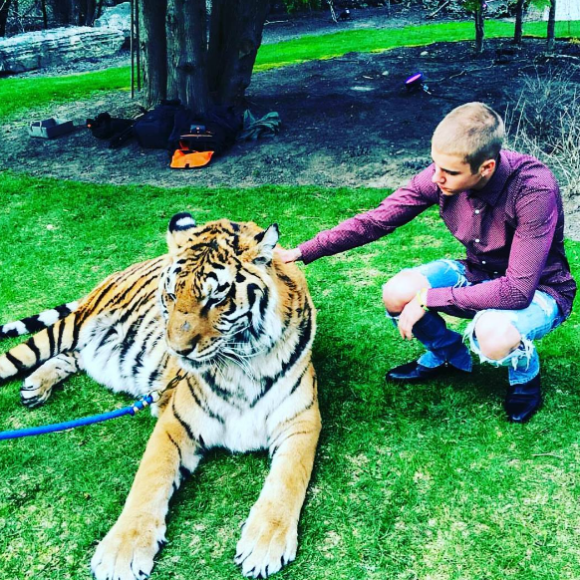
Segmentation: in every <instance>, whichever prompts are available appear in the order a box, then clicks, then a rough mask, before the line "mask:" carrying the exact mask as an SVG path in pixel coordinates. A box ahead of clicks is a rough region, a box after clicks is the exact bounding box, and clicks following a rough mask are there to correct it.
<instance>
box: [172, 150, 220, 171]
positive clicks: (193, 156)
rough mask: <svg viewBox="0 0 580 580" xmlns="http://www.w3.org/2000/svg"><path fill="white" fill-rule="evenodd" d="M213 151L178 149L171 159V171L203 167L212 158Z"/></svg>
mask: <svg viewBox="0 0 580 580" xmlns="http://www.w3.org/2000/svg"><path fill="white" fill-rule="evenodd" d="M213 153H214V152H213V151H182V150H181V149H178V150H177V151H176V152H175V153H174V154H173V157H172V158H171V164H170V167H171V168H172V169H194V168H195V167H204V166H205V165H207V164H208V163H209V162H210V161H211V158H212V157H213Z"/></svg>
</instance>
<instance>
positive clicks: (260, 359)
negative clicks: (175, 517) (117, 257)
mask: <svg viewBox="0 0 580 580" xmlns="http://www.w3.org/2000/svg"><path fill="white" fill-rule="evenodd" d="M278 239H279V230H278V226H277V225H276V224H272V225H270V226H269V227H268V228H266V229H265V230H264V229H262V228H260V227H259V226H257V225H256V224H255V223H253V222H240V223H237V222H234V221H230V220H226V219H222V220H218V221H212V222H208V223H206V224H204V225H199V226H198V225H197V224H196V222H195V220H194V218H193V216H192V215H191V214H190V213H187V212H182V213H179V214H177V215H175V216H173V217H172V218H171V220H170V222H169V227H168V231H167V245H168V253H167V254H165V255H163V256H160V257H158V258H155V259H151V260H148V261H145V262H141V263H138V264H134V265H132V266H130V267H128V268H127V269H125V270H123V271H120V272H117V273H115V274H112V275H111V276H109V277H108V278H106V279H105V280H104V281H103V282H101V283H100V284H99V285H98V286H97V287H96V288H95V289H94V290H93V291H92V292H90V293H89V294H88V295H86V296H85V297H84V298H82V299H80V300H78V301H77V302H72V303H68V304H67V305H64V306H63V307H61V308H60V309H58V310H53V311H52V312H51V311H45V312H44V313H42V315H38V316H36V317H30V318H28V319H24V320H22V321H19V323H10V324H8V325H4V326H2V327H0V332H2V334H3V335H4V336H7V335H10V336H12V335H15V334H21V333H23V332H26V331H27V330H30V329H31V328H36V329H38V327H39V326H40V325H42V324H43V321H44V322H45V323H47V324H46V327H45V328H44V329H43V330H41V331H40V332H38V333H37V334H35V335H34V336H32V337H31V338H29V339H28V340H27V341H26V342H23V343H21V344H19V345H17V346H15V347H14V348H12V349H11V350H9V351H8V352H6V353H5V354H3V355H1V356H0V381H2V382H5V381H7V380H8V379H11V378H13V377H15V376H16V375H20V374H25V375H26V374H27V373H31V374H28V376H27V378H25V380H24V382H23V383H22V386H21V398H22V401H23V403H24V404H25V405H27V406H29V407H34V406H37V405H40V404H42V403H44V402H45V401H46V400H47V399H48V397H49V396H50V394H51V391H52V389H53V387H54V386H55V385H56V384H58V383H60V382H62V381H63V380H65V379H66V378H67V377H68V376H70V375H72V374H73V373H76V372H78V371H81V370H84V371H86V372H87V373H88V374H89V375H90V376H91V377H92V378H93V379H94V380H96V381H97V382H98V383H100V384H102V385H104V386H106V387H108V388H109V389H112V390H113V391H115V392H126V393H130V394H131V395H134V396H142V395H145V394H147V393H150V392H152V391H155V392H157V393H159V399H158V401H157V402H156V403H155V404H154V405H153V406H152V411H153V413H154V415H155V416H157V421H156V423H155V427H154V429H153V432H152V434H151V436H150V438H149V440H148V442H147V445H146V449H145V452H144V455H143V457H142V460H141V462H140V465H139V467H138V470H137V473H136V476H135V479H134V482H133V484H132V487H131V489H130V491H129V494H128V497H127V500H126V502H125V505H124V507H123V509H122V511H121V514H120V515H119V517H118V519H117V521H116V523H114V525H113V526H112V527H111V529H110V531H109V532H108V533H107V534H106V535H105V537H104V538H103V539H102V540H101V541H100V542H99V543H98V545H97V547H96V550H95V553H94V555H93V557H92V560H91V570H92V573H93V575H94V577H95V578H96V579H97V580H105V579H108V578H115V579H118V580H142V579H143V578H147V577H149V575H150V573H151V571H152V569H153V564H154V558H155V556H156V554H157V553H158V551H159V550H160V549H161V547H162V546H163V544H164V543H165V541H166V538H165V532H166V515H167V512H168V504H169V500H170V497H171V496H172V495H173V494H174V493H175V492H176V491H177V489H178V487H179V485H180V484H181V482H182V481H183V480H184V479H185V478H186V477H187V476H188V475H190V474H191V473H192V472H193V471H194V470H195V469H196V468H197V466H198V464H199V462H200V460H201V459H202V458H203V456H204V454H205V453H206V452H207V450H209V449H212V448H216V447H222V448H225V449H228V450H231V451H233V452H247V451H254V450H260V449H267V450H268V451H269V456H270V459H271V464H270V472H269V474H268V476H267V478H266V480H265V483H264V486H263V488H262V491H261V493H260V494H259V497H258V499H257V501H256V503H255V504H254V505H253V507H252V508H251V510H250V512H249V515H248V517H247V519H246V520H245V522H244V524H243V525H242V529H241V535H240V538H239V541H238V542H237V546H236V555H235V558H234V562H235V563H236V564H237V565H238V566H239V567H240V568H241V572H242V574H243V575H244V576H253V577H262V578H266V577H268V576H269V575H271V574H274V573H275V572H277V571H279V570H280V569H281V568H282V567H283V566H284V565H285V564H287V563H288V562H291V561H292V560H294V559H295V556H296V552H297V546H298V539H297V527H298V520H299V516H300V512H301V509H302V505H303V502H304V498H305V494H306V489H307V486H308V483H309V480H310V477H311V473H312V469H313V462H314V456H315V452H316V446H317V442H318V437H319V434H320V430H321V418H320V411H319V406H318V392H317V380H316V375H315V371H314V367H313V365H312V343H313V340H314V335H315V331H316V311H315V308H314V305H313V302H312V298H311V296H310V294H309V291H308V287H307V284H306V280H305V278H304V275H303V274H302V272H301V271H300V269H299V268H298V267H297V266H295V265H294V264H285V263H283V262H282V260H281V259H280V258H279V257H278V256H277V255H276V253H275V247H276V245H277V243H278Z"/></svg>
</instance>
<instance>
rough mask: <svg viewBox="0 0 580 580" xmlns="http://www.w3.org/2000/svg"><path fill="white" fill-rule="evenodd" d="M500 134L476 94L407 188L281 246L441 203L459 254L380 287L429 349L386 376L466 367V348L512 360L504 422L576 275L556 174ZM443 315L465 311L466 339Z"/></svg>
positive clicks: (531, 387)
mask: <svg viewBox="0 0 580 580" xmlns="http://www.w3.org/2000/svg"><path fill="white" fill-rule="evenodd" d="M504 134H505V130H504V124H503V121H502V119H501V117H500V116H499V115H498V114H497V113H496V112H495V111H494V110H493V109H491V108H490V107H488V106H486V105H484V104H483V103H468V104H465V105H462V106H460V107H458V108H456V109H454V110H453V111H451V113H449V114H448V115H447V116H446V117H445V118H444V119H443V121H441V123H440V124H439V125H438V127H437V129H436V130H435V133H434V135H433V139H432V152H431V154H432V159H433V163H432V164H431V165H430V166H429V167H428V168H427V169H425V170H424V171H423V172H421V173H419V174H418V175H417V176H415V177H414V178H413V179H411V181H410V182H409V184H408V185H407V186H405V187H402V188H400V189H398V190H397V191H395V192H394V193H393V194H392V195H390V196H389V197H387V198H386V199H385V200H384V201H383V202H382V203H381V204H380V205H379V206H378V207H377V208H376V209H372V210H370V211H368V212H366V213H363V214H360V215H357V216H355V217H353V218H350V219H348V220H346V221H344V222H343V223H341V224H339V225H338V226H336V227H335V228H333V229H331V230H327V231H323V232H320V233H319V234H318V235H316V236H315V237H314V238H313V239H311V240H309V241H307V242H304V243H303V244H300V245H299V246H298V247H297V248H294V249H291V250H280V251H279V253H280V255H281V257H282V259H283V260H284V261H286V262H290V261H294V260H302V261H304V263H305V264H308V263H310V262H312V261H314V260H316V259H318V258H320V257H322V256H330V255H333V254H337V253H339V252H343V251H345V250H348V249H350V248H354V247H357V246H361V245H362V244H366V243H368V242H371V241H373V240H376V239H378V238H380V237H382V236H384V235H387V234H390V233H391V232H393V231H394V230H395V229H396V228H397V227H399V226H402V225H403V224H406V223H407V222H409V221H410V220H412V219H413V218H414V217H416V216H417V215H419V214H420V213H421V212H422V211H424V210H425V209H427V208H428V207H430V206H432V205H434V204H437V205H438V206H439V215H440V216H441V219H442V220H443V221H444V222H445V224H446V226H447V227H448V229H449V231H450V232H451V234H452V235H453V236H455V238H457V239H458V240H459V241H460V242H461V243H462V244H463V245H464V246H465V248H466V258H465V259H463V260H447V259H444V260H436V261H435V262H431V263H428V264H424V265H422V266H419V267H416V268H410V269H406V270H403V271H401V272H399V273H398V274H397V275H396V276H394V277H393V278H392V279H391V280H389V281H388V282H387V283H386V284H385V285H384V287H383V302H384V304H385V307H386V310H387V316H389V317H390V318H392V319H393V320H394V321H395V322H396V323H397V324H398V329H399V332H400V334H401V337H402V338H404V339H411V338H413V337H415V338H417V339H418V340H419V341H421V342H422V343H423V345H424V346H425V348H426V349H427V351H426V352H425V353H424V354H423V355H422V356H421V357H420V358H419V359H418V360H417V361H413V362H410V363H408V364H404V365H402V366H399V367H396V368H393V369H391V370H390V371H389V372H388V373H387V376H386V378H387V380H388V381H426V380H429V379H431V378H433V377H435V376H437V374H438V373H439V372H440V371H441V369H442V368H444V367H445V366H450V367H454V368H455V369H457V370H459V371H463V372H470V371H471V366H472V361H471V355H470V352H469V351H470V350H471V351H472V352H474V353H476V354H477V355H478V356H479V358H480V360H481V361H484V362H488V363H491V364H493V365H494V366H497V367H500V366H501V367H507V368H508V373H509V388H508V392H507V395H506V398H505V403H504V406H505V410H506V412H507V416H508V419H509V420H510V421H514V422H517V423H523V422H525V421H527V420H528V419H529V418H530V417H531V416H532V415H533V414H534V413H535V412H536V411H537V409H538V408H539V407H540V405H541V403H542V395H541V389H540V361H539V357H538V353H537V351H536V348H535V347H534V343H533V341H534V340H536V339H539V338H542V337H543V336H545V335H546V334H547V333H548V332H550V331H552V330H554V329H555V328H556V327H557V326H559V325H560V324H562V322H563V321H564V320H565V319H566V318H567V317H568V316H569V314H570V311H571V308H572V302H573V300H574V296H575V293H576V284H575V282H574V279H573V278H572V275H571V273H570V267H569V264H568V261H567V259H566V254H565V251H564V214H563V210H562V200H561V197H560V192H559V189H558V184H557V183H556V180H555V179H554V176H553V175H552V173H551V172H550V170H549V169H548V168H547V167H546V166H545V165H543V164H542V163H540V162H539V161H538V160H537V159H534V158H533V157H530V156H528V155H522V154H520V153H515V152H513V151H508V150H504V149H502V144H503V139H504ZM440 313H446V314H450V315H452V316H456V317H461V318H468V319H472V320H471V322H470V324H469V325H468V327H467V330H466V332H465V337H462V336H461V335H460V334H458V333H457V332H454V331H452V330H449V329H448V328H447V327H446V325H445V321H444V319H443V318H442V317H441V316H440ZM464 339H465V342H464Z"/></svg>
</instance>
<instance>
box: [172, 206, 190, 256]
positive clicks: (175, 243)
mask: <svg viewBox="0 0 580 580" xmlns="http://www.w3.org/2000/svg"><path fill="white" fill-rule="evenodd" d="M193 228H195V220H194V219H193V216H192V215H191V214H190V213H187V212H182V213H177V214H175V215H174V216H173V217H172V218H171V221H170V222H169V227H168V228H167V245H168V246H169V251H170V252H171V253H174V252H176V251H177V250H178V249H179V248H180V247H181V246H182V244H183V243H184V242H185V240H187V238H188V237H189V233H190V230H192V229H193Z"/></svg>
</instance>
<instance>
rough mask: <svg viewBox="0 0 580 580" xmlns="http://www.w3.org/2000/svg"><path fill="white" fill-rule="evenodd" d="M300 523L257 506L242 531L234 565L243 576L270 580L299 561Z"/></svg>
mask: <svg viewBox="0 0 580 580" xmlns="http://www.w3.org/2000/svg"><path fill="white" fill-rule="evenodd" d="M297 548H298V522H297V521H292V519H291V518H288V517H285V516H281V515H280V514H279V513H276V511H275V510H272V509H267V508H266V509H264V508H259V507H258V506H254V507H253V508H252V510H251V511H250V516H249V517H248V519H247V521H246V523H245V524H244V525H243V528H242V537H241V538H240V541H239V542H238V545H237V547H236V557H235V559H234V561H235V563H236V564H238V565H240V566H241V567H242V574H243V575H244V576H252V577H253V578H267V577H268V576H269V575H270V574H274V573H275V572H278V570H280V569H281V568H282V567H283V566H285V565H286V564H287V563H288V562H291V561H292V560H294V558H295V557H296V550H297Z"/></svg>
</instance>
